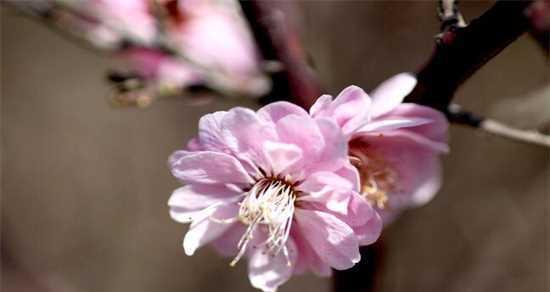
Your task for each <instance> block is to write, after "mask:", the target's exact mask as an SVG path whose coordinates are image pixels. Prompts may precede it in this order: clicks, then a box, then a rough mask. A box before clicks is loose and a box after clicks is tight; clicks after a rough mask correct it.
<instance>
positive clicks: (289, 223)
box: [168, 74, 447, 291]
mask: <svg viewBox="0 0 550 292" xmlns="http://www.w3.org/2000/svg"><path fill="white" fill-rule="evenodd" d="M415 82H416V81H415V79H414V78H413V77H412V76H410V75H408V74H401V75H398V76H396V77H394V78H392V79H390V80H388V81H387V82H385V83H384V84H382V85H381V86H380V87H379V88H378V89H377V90H375V92H374V93H373V94H372V96H373V97H372V98H370V97H369V96H368V95H367V94H366V93H365V92H364V91H363V90H361V89H360V88H359V87H355V86H350V87H348V88H346V89H345V90H344V91H342V93H340V95H338V96H337V97H336V98H335V99H334V100H333V99H332V97H330V96H328V95H324V96H321V97H320V98H319V99H318V100H317V102H316V103H315V104H314V105H313V106H312V107H311V109H310V111H309V112H306V111H305V110H303V109H302V108H300V107H298V106H295V105H293V104H291V103H287V102H276V103H273V104H270V105H267V106H264V107H263V108H261V109H259V110H258V111H256V112H255V111H252V110H249V109H245V108H239V107H238V108H233V109H231V110H229V111H221V112H215V113H212V114H208V115H206V116H204V117H202V118H201V120H200V121H199V133H198V136H197V137H195V138H194V139H192V140H191V141H190V142H189V144H188V145H187V149H186V150H180V151H176V152H174V153H173V154H172V155H171V157H170V159H169V165H170V169H171V171H172V174H173V175H174V176H175V177H176V178H178V179H179V180H180V181H181V182H182V183H183V184H184V186H183V187H181V188H179V189H177V190H176V191H174V193H173V194H172V196H171V197H170V200H169V202H168V205H169V207H170V215H171V217H172V218H173V219H174V220H176V221H178V222H182V223H191V225H190V229H189V231H188V232H187V234H186V235H185V238H184V241H183V246H184V249H185V252H186V254H188V255H192V254H193V253H194V252H195V250H196V249H198V248H199V247H201V246H203V245H205V244H208V243H211V244H212V245H213V246H214V247H215V248H216V249H217V250H218V251H219V252H220V253H222V254H224V255H227V256H232V257H233V260H232V261H231V265H234V264H236V263H237V262H238V261H239V260H241V259H242V258H243V257H246V258H247V259H248V269H249V278H250V281H251V283H252V285H253V286H254V287H256V288H259V289H262V290H263V291H275V290H276V289H277V287H278V286H279V285H281V284H283V283H284V282H286V281H287V280H288V279H289V278H290V276H291V275H292V274H299V273H303V272H306V271H311V272H313V273H316V274H318V275H321V276H327V275H330V273H331V268H332V269H338V270H342V269H348V268H350V267H352V266H353V265H354V264H355V263H357V262H358V261H359V260H360V254H359V246H361V245H368V244H371V243H373V242H375V241H376V240H377V238H378V237H379V235H380V232H381V230H382V224H383V220H382V216H384V217H385V218H388V220H389V218H390V217H391V214H395V211H398V210H401V209H403V208H404V207H406V206H410V205H418V204H422V203H424V202H426V201H428V200H429V199H430V198H431V197H432V196H433V195H434V194H435V192H436V191H437V190H438V188H439V186H440V168H439V160H438V154H439V153H441V152H445V151H447V144H446V141H445V136H446V129H447V122H446V120H445V118H444V117H443V116H442V115H441V114H439V113H438V112H436V111H434V110H431V109H429V108H426V107H422V106H417V105H412V104H406V103H402V101H403V98H404V96H405V95H406V94H407V93H408V91H410V90H411V89H412V87H414V84H415ZM385 220H386V219H385Z"/></svg>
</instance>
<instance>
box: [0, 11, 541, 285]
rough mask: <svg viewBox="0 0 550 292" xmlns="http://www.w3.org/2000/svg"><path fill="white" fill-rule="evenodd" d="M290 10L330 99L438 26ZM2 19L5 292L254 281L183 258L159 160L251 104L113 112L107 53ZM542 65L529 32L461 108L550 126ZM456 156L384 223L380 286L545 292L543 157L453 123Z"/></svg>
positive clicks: (467, 89)
mask: <svg viewBox="0 0 550 292" xmlns="http://www.w3.org/2000/svg"><path fill="white" fill-rule="evenodd" d="M490 5H491V3H490V2H481V1H463V2H462V3H461V7H462V13H463V14H464V15H465V17H466V18H467V19H472V18H474V17H476V16H478V15H480V14H481V13H482V12H483V11H484V10H486V9H487V8H488V7H490ZM298 8H299V10H298V11H297V12H296V15H297V16H298V17H299V18H298V23H299V24H300V30H301V31H302V36H303V39H304V41H305V46H306V48H307V50H308V52H309V53H310V54H311V56H312V58H313V59H314V60H315V66H316V68H317V69H318V71H319V75H320V77H321V79H322V81H323V84H324V85H325V86H326V87H325V88H326V91H327V92H329V93H333V94H335V93H337V92H339V91H340V90H341V89H342V88H344V87H345V86H347V85H349V84H356V85H360V86H362V87H363V88H365V89H366V90H367V91H368V90H369V89H372V88H373V87H374V86H375V85H376V84H377V83H379V82H381V81H382V80H384V79H385V78H387V77H389V76H391V75H393V74H395V73H398V72H402V71H412V70H415V69H416V68H418V66H419V65H421V64H422V63H423V62H425V61H426V60H427V58H428V57H429V55H430V53H431V50H432V47H433V36H434V35H435V34H436V33H437V31H438V28H439V23H438V20H437V18H436V15H435V3H434V2H430V1H406V2H395V1H387V2H380V1H356V2H342V1H326V2H325V1H309V2H300V3H298ZM1 26H2V30H1V33H2V38H1V50H2V52H1V57H2V59H1V61H2V76H1V89H2V96H1V97H2V103H1V124H2V182H1V183H2V184H1V187H2V188H1V190H2V217H1V218H2V226H1V227H2V242H1V244H2V263H3V269H2V284H1V285H2V286H1V290H2V291H6V292H19V291H39V290H37V289H38V287H41V288H40V289H42V288H44V287H49V289H50V290H48V291H56V292H57V291H59V292H65V291H66V292H69V291H70V292H73V291H74V292H97V291H101V292H119V291H133V292H146V291H147V292H149V291H165V292H183V291H190V292H191V291H193V292H194V291H254V290H253V289H252V288H251V287H250V285H249V283H248V280H247V278H246V271H245V270H246V269H245V265H243V264H240V265H238V266H237V267H236V268H229V266H228V260H227V259H223V258H221V257H219V256H217V255H216V254H215V253H214V251H212V250H211V249H209V248H204V249H201V250H200V251H199V252H198V253H197V254H196V255H195V256H193V257H187V256H185V254H184V252H183V249H182V248H181V239H182V236H183V234H184V232H185V230H186V227H185V226H183V225H179V224H176V223H175V222H173V221H171V220H170V218H169V216H168V212H167V206H166V201H167V199H168V197H169V195H170V193H171V191H172V190H173V189H175V188H176V187H177V186H178V183H177V181H176V180H175V179H173V178H172V177H171V175H170V174H169V172H168V169H167V167H166V159H167V157H168V155H169V154H170V153H171V152H172V151H173V150H175V149H177V148H181V147H182V146H183V145H184V143H185V142H186V141H187V140H188V139H189V138H190V137H191V136H192V135H194V134H195V131H196V126H197V120H198V119H199V117H200V116H202V115H203V114H205V113H208V112H211V111H215V110H221V109H227V108H229V107H232V106H236V105H237V104H238V105H245V106H250V107H255V106H256V105H255V103H254V102H253V101H249V102H243V101H242V100H239V101H236V100H216V101H215V102H212V103H209V104H206V105H190V104H189V102H186V101H185V99H183V98H182V99H177V98H174V99H170V100H163V101H160V102H156V103H155V104H153V106H151V107H149V108H147V109H143V110H142V109H134V108H126V109H115V108H112V107H111V106H110V105H109V104H108V102H107V101H106V97H107V96H108V95H109V94H110V90H111V89H110V88H109V87H108V86H107V84H106V82H105V72H106V71H107V69H108V68H110V67H111V65H112V60H110V59H109V58H108V57H106V56H104V55H98V54H96V53H94V52H91V51H88V50H85V49H83V48H81V47H79V46H76V45H75V44H74V43H70V42H68V41H67V40H65V39H63V38H61V37H60V36H58V35H56V34H55V33H53V32H51V31H49V30H48V29H47V28H46V27H44V26H42V25H40V24H39V23H37V22H34V21H32V20H30V19H28V18H25V17H21V16H20V15H18V14H17V13H15V12H14V11H13V10H12V9H9V8H6V7H2V8H1ZM549 65H550V64H549V62H548V58H547V55H545V54H544V52H543V51H542V50H541V49H540V47H539V46H538V45H537V43H536V42H535V41H534V40H533V39H531V38H530V37H529V36H527V35H525V36H523V37H521V38H520V39H519V40H518V41H516V42H515V43H513V44H512V45H511V46H510V47H508V48H507V49H506V50H504V51H503V52H502V53H501V54H500V55H499V56H497V57H496V58H494V59H493V60H491V61H490V62H489V63H488V64H487V65H486V66H484V67H483V68H482V69H481V70H480V71H479V72H478V73H477V74H476V75H475V76H474V77H473V78H472V79H471V80H469V81H468V82H467V83H466V84H465V85H464V86H463V87H462V88H461V89H460V90H459V92H458V93H457V97H456V101H457V102H458V103H460V104H462V105H463V106H465V107H466V108H469V109H472V110H475V111H476V112H479V113H482V114H485V115H488V116H492V117H496V118H498V119H500V120H502V121H505V122H507V123H510V124H512V125H516V126H520V127H539V126H542V127H544V123H547V124H546V126H548V125H550V124H548V121H550V89H549V88H550V87H548V85H549V83H550V66H549ZM451 149H452V152H451V154H450V155H448V156H447V157H445V159H444V169H445V183H444V186H443V189H442V190H441V192H440V193H439V195H438V196H437V197H436V198H435V199H434V200H433V201H432V202H431V203H429V204H428V205H427V206H425V207H423V208H420V209H417V210H413V211H409V212H406V213H405V214H403V216H402V217H401V218H400V219H399V220H398V221H396V222H395V223H394V224H392V225H391V226H390V227H389V228H387V229H386V230H385V231H384V235H383V238H384V242H385V253H384V261H383V264H382V265H381V266H379V267H378V269H379V273H378V275H379V276H378V277H379V278H378V279H377V283H378V284H377V286H378V288H377V290H378V291H380V292H393V291H396V292H397V291H407V292H414V291H419V292H420V291H449V292H452V291H456V292H459V291H460V292H464V291H480V292H481V291H510V292H517V291H533V292H539V291H549V290H548V289H549V287H550V286H549V279H550V255H549V251H550V248H549V247H550V233H549V229H550V222H549V221H550V215H549V208H550V151H549V150H548V149H547V148H542V147H539V146H534V145H527V144H523V143H518V142H513V141H510V140H506V139H503V138H498V137H493V136H489V135H487V134H484V133H480V132H477V131H474V130H471V129H466V128H461V127H457V126H454V127H452V129H451ZM29 275H30V276H31V277H29ZM31 278H32V279H33V280H32V281H31V280H29V279H31ZM330 288H331V282H330V279H321V278H316V277H314V276H299V277H294V278H293V279H292V280H291V281H290V282H289V283H288V284H286V285H284V286H283V287H282V288H281V289H280V290H281V291H283V292H284V291H330ZM45 291H46V290H45Z"/></svg>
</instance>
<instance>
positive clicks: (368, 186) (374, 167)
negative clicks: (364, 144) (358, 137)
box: [350, 153, 397, 209]
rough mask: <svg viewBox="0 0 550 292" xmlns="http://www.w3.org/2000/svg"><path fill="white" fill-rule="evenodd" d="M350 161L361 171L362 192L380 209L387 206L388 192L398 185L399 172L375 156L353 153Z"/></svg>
mask: <svg viewBox="0 0 550 292" xmlns="http://www.w3.org/2000/svg"><path fill="white" fill-rule="evenodd" d="M350 162H351V164H353V166H355V167H356V168H357V170H358V171H359V176H360V181H361V194H362V195H363V196H364V197H365V198H366V199H367V200H368V201H369V202H371V203H373V204H375V205H376V206H377V207H378V208H379V209H384V208H386V207H387V203H388V193H389V192H391V191H392V190H394V188H395V186H396V182H397V173H396V172H395V171H394V170H393V169H392V168H391V167H389V166H388V164H387V163H386V162H385V161H384V160H383V159H379V158H376V157H375V156H368V155H364V154H362V153H357V154H352V155H350Z"/></svg>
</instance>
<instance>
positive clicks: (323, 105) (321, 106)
mask: <svg viewBox="0 0 550 292" xmlns="http://www.w3.org/2000/svg"><path fill="white" fill-rule="evenodd" d="M331 103H332V96H330V95H328V94H323V95H321V96H320V97H319V98H317V100H316V101H315V103H314V104H313V105H312V106H311V108H309V114H310V115H311V116H312V117H317V116H318V115H320V114H322V113H323V112H325V111H327V110H328V107H330V104H331Z"/></svg>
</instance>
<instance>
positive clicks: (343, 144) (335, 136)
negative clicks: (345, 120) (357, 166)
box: [308, 118, 348, 171]
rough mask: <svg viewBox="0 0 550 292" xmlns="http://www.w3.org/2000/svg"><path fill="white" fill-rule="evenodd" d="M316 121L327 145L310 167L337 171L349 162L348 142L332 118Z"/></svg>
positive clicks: (311, 168)
mask: <svg viewBox="0 0 550 292" xmlns="http://www.w3.org/2000/svg"><path fill="white" fill-rule="evenodd" d="M316 122H317V126H318V128H319V130H320V131H321V135H322V137H323V140H324V145H325V147H324V148H323V149H322V152H321V153H320V155H319V156H318V158H317V159H315V160H312V161H311V162H313V161H315V164H312V166H310V167H308V169H310V170H312V171H313V170H317V171H319V170H328V171H335V170H338V169H340V168H342V167H343V166H344V165H345V164H346V163H347V162H348V156H347V155H348V143H347V139H346V138H345V137H344V133H343V132H342V130H341V129H340V128H339V127H338V126H337V125H336V124H335V123H334V122H333V121H332V120H329V119H325V118H321V119H317V120H316Z"/></svg>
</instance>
